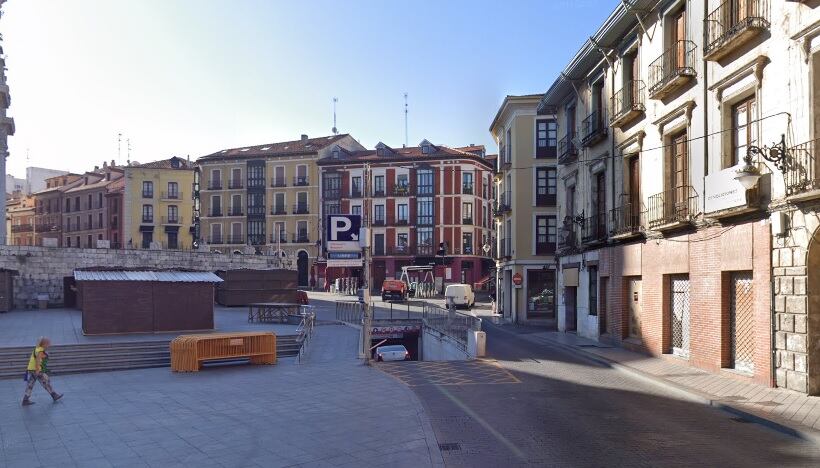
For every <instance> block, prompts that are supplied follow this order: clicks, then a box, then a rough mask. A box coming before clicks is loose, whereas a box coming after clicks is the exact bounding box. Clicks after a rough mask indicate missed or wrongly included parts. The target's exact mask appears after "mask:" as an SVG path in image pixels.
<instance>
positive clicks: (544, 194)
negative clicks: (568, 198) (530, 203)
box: [535, 167, 557, 206]
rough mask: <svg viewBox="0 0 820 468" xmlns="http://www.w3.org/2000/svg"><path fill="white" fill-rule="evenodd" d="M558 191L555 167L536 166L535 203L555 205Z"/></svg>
mask: <svg viewBox="0 0 820 468" xmlns="http://www.w3.org/2000/svg"><path fill="white" fill-rule="evenodd" d="M556 193H557V171H556V169H555V168H554V167H537V168H535V204H536V205H537V206H555V203H556Z"/></svg>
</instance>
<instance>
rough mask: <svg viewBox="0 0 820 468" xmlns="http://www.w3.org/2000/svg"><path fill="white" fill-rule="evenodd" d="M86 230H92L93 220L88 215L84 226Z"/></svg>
mask: <svg viewBox="0 0 820 468" xmlns="http://www.w3.org/2000/svg"><path fill="white" fill-rule="evenodd" d="M85 228H86V229H94V219H93V218H92V217H91V215H88V223H87V224H86V225H85Z"/></svg>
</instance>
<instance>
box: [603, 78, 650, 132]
mask: <svg viewBox="0 0 820 468" xmlns="http://www.w3.org/2000/svg"><path fill="white" fill-rule="evenodd" d="M645 90H646V85H645V84H644V82H643V81H627V82H626V83H625V84H624V87H623V88H621V89H619V90H618V91H617V92H616V93H615V94H613V95H612V97H611V98H610V106H609V126H610V127H617V128H620V127H623V126H624V125H626V124H628V123H629V122H632V121H633V120H635V119H636V118H637V117H638V116H639V115H641V114H643V113H644V112H645V111H646V105H645V104H644V92H645Z"/></svg>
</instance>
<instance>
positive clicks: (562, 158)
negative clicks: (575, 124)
mask: <svg viewBox="0 0 820 468" xmlns="http://www.w3.org/2000/svg"><path fill="white" fill-rule="evenodd" d="M574 138H575V135H574V134H573V133H568V134H567V135H565V136H564V138H561V139H560V140H558V163H559V164H569V163H571V162H573V161H574V160H575V158H576V157H578V148H576V147H575V143H573V142H572V140H573V139H574Z"/></svg>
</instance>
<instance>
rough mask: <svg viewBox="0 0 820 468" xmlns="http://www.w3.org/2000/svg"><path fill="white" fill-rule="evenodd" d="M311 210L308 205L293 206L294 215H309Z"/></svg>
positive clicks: (298, 204)
mask: <svg viewBox="0 0 820 468" xmlns="http://www.w3.org/2000/svg"><path fill="white" fill-rule="evenodd" d="M309 213H310V208H309V207H308V204H307V203H297V204H295V205H293V214H309Z"/></svg>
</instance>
